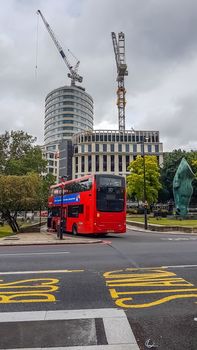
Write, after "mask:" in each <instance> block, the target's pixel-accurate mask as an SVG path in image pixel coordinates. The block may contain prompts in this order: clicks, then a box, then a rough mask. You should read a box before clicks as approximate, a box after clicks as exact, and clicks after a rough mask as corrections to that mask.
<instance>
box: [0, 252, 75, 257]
mask: <svg viewBox="0 0 197 350" xmlns="http://www.w3.org/2000/svg"><path fill="white" fill-rule="evenodd" d="M58 254H70V252H56V253H50V252H49V253H41V252H39V253H8V254H6V253H5V254H0V257H1V256H26V255H58Z"/></svg>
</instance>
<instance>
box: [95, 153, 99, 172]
mask: <svg viewBox="0 0 197 350" xmlns="http://www.w3.org/2000/svg"><path fill="white" fill-rule="evenodd" d="M96 171H99V155H96Z"/></svg>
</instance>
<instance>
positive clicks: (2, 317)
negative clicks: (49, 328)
mask: <svg viewBox="0 0 197 350" xmlns="http://www.w3.org/2000/svg"><path fill="white" fill-rule="evenodd" d="M96 318H102V319H103V324H104V330H105V334H106V338H107V342H108V345H88V346H70V347H58V348H56V347H54V348H51V347H50V348H49V349H50V350H56V349H62V350H63V349H70V350H75V349H76V350H85V349H87V350H99V349H100V350H105V349H106V350H121V349H122V350H139V347H138V345H137V342H136V340H135V337H134V334H133V332H132V329H131V327H130V324H129V322H128V319H127V317H126V314H125V312H124V311H123V310H121V309H116V308H109V309H107V308H106V309H84V310H56V311H31V312H2V313H0V322H1V323H2V322H6V323H7V322H29V321H34V322H35V321H49V320H50V321H51V320H76V319H79V320H80V319H96ZM24 349H26V350H30V349H31V348H24ZM24 349H22V348H21V350H24ZM40 349H41V348H34V349H33V350H40ZM43 349H47V348H43V347H42V350H43ZM10 350H14V349H10Z"/></svg>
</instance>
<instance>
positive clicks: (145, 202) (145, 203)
mask: <svg viewBox="0 0 197 350" xmlns="http://www.w3.org/2000/svg"><path fill="white" fill-rule="evenodd" d="M144 142H145V138H144V137H143V141H142V156H143V174H144V228H145V230H147V229H148V220H147V196H146V164H145V151H144Z"/></svg>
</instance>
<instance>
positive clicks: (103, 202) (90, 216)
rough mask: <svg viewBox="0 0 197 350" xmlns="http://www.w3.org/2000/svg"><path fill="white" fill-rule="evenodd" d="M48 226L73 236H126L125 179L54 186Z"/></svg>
mask: <svg viewBox="0 0 197 350" xmlns="http://www.w3.org/2000/svg"><path fill="white" fill-rule="evenodd" d="M48 207H49V217H50V219H49V220H48V226H49V227H51V228H52V229H54V230H57V227H58V225H59V224H60V219H63V231H65V232H72V233H73V234H78V233H79V234H107V233H109V232H111V233H124V232H126V191H125V179H124V177H122V176H116V175H107V174H105V175H104V174H98V175H87V176H84V177H82V178H78V179H75V180H71V181H66V182H62V183H59V184H57V185H54V186H51V188H50V196H49V200H48Z"/></svg>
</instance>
